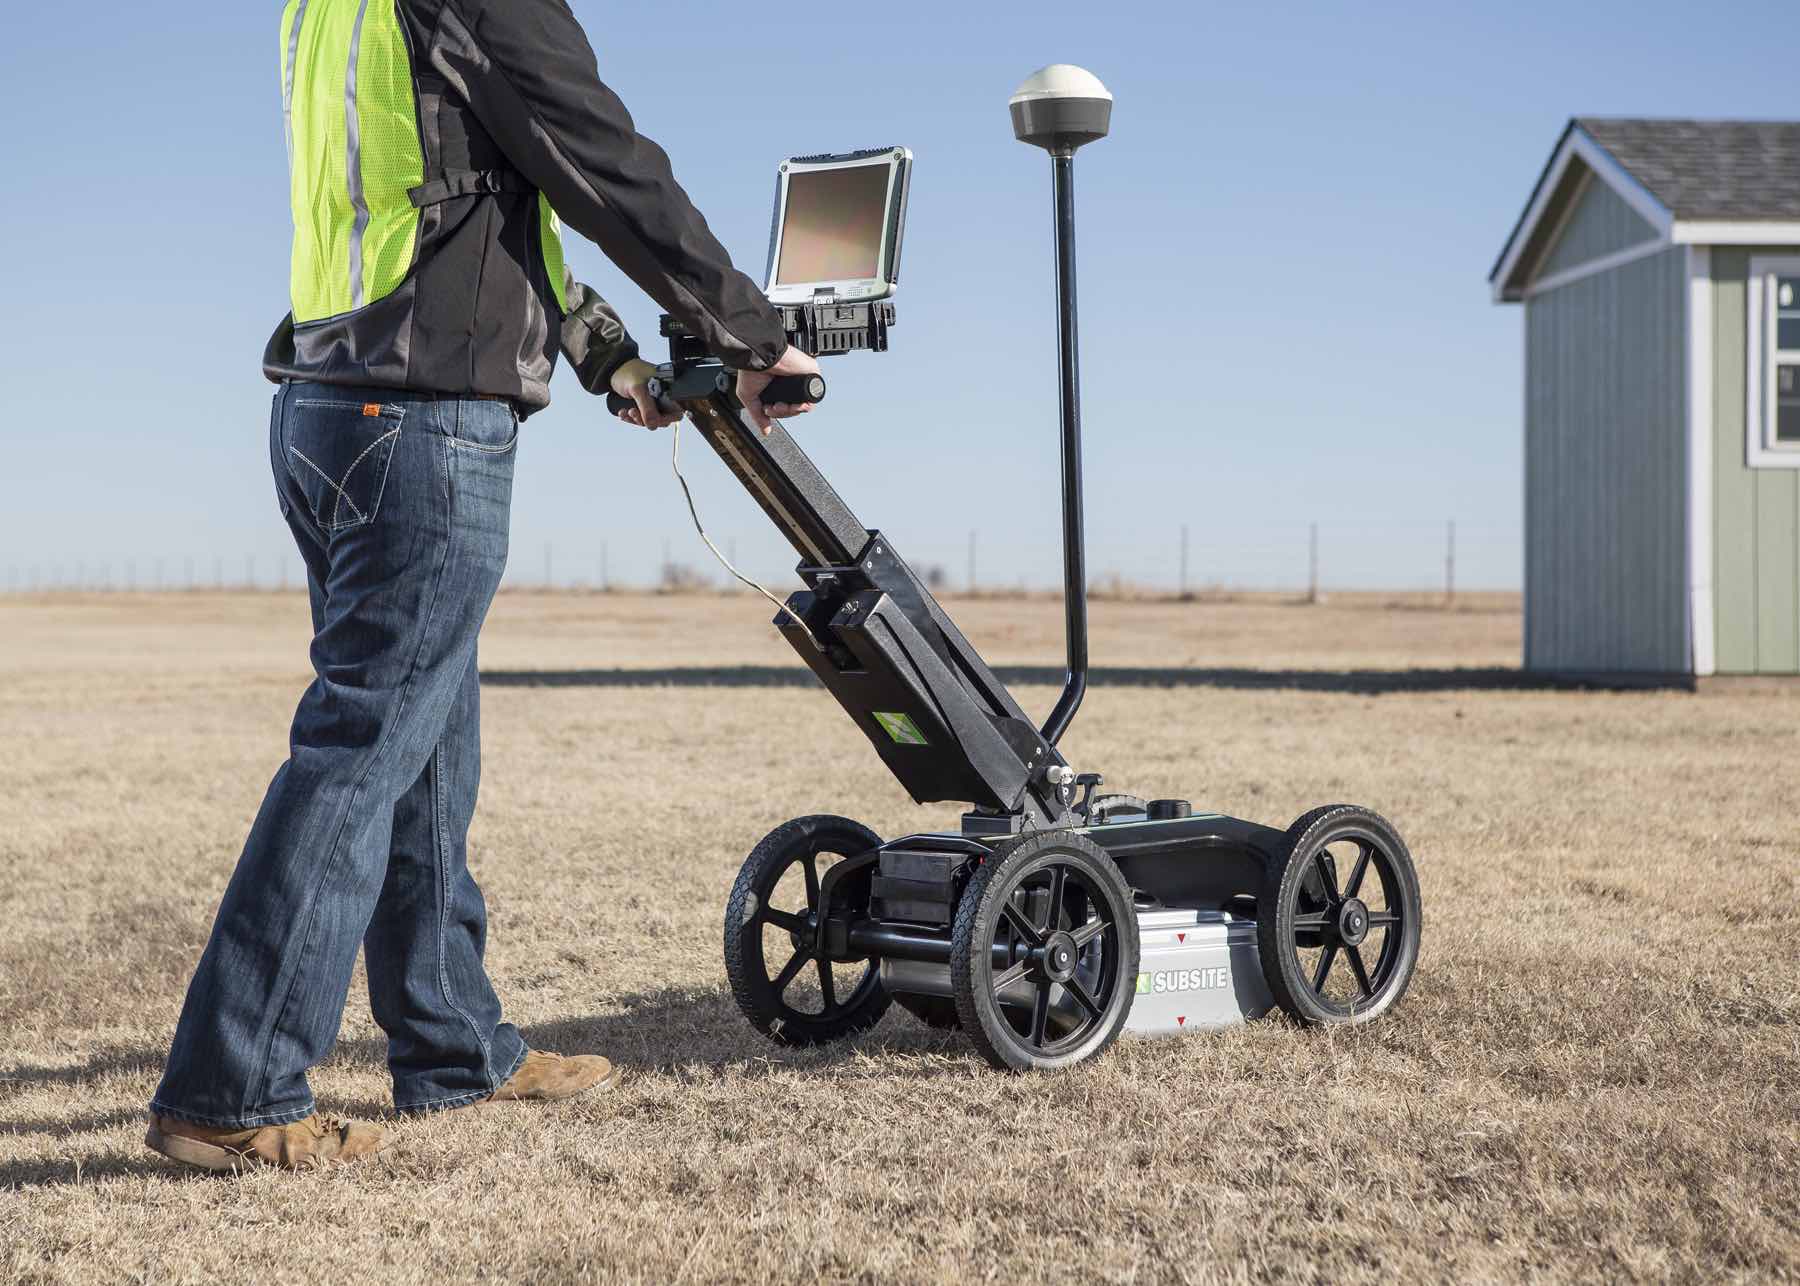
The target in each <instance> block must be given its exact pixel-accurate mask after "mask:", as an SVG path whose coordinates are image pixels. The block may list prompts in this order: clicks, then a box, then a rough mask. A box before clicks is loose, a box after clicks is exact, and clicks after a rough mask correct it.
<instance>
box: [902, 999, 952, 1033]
mask: <svg viewBox="0 0 1800 1286" xmlns="http://www.w3.org/2000/svg"><path fill="white" fill-rule="evenodd" d="M894 1003H895V1004H896V1005H899V1006H900V1008H902V1009H904V1010H905V1011H906V1012H907V1013H909V1014H911V1015H912V1016H913V1017H914V1018H917V1019H918V1020H919V1021H920V1022H922V1023H924V1024H925V1025H926V1026H927V1027H935V1028H937V1029H938V1030H939V1031H957V1030H960V1029H961V1027H962V1019H961V1018H959V1017H957V1014H956V1002H955V1001H954V1000H952V999H950V997H948V996H921V995H919V994H918V993H917V992H912V991H896V992H895V993H894Z"/></svg>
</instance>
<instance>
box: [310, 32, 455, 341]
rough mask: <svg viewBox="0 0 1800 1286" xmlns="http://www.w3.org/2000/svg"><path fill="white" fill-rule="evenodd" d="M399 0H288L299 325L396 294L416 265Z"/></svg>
mask: <svg viewBox="0 0 1800 1286" xmlns="http://www.w3.org/2000/svg"><path fill="white" fill-rule="evenodd" d="M395 4H396V0H288V3H287V7H286V9H285V10H284V11H283V13H282V17H281V81H282V103H283V107H284V111H285V115H286V118H287V138H288V156H289V167H290V178H289V193H290V198H291V202H292V205H293V215H294V252H293V268H292V281H291V287H290V288H291V293H292V301H293V309H294V320H295V322H297V323H302V324H304V323H306V322H313V321H320V320H323V319H325V318H328V317H336V316H339V315H341V314H343V313H347V312H351V311H353V310H355V309H358V308H362V307H365V306H366V305H368V304H372V303H375V302H376V301H377V300H380V299H384V298H386V297H387V296H388V295H390V294H392V293H393V292H394V291H395V290H396V289H397V288H398V287H399V286H400V283H401V282H402V281H404V280H405V279H406V274H407V273H408V272H409V271H411V269H412V263H413V253H414V250H415V248H416V246H417V244H418V235H419V212H418V210H417V209H416V208H414V206H413V203H412V200H411V198H410V197H409V196H408V195H407V194H408V192H410V191H411V190H412V189H413V188H415V187H417V186H418V185H419V184H421V183H423V182H424V181H425V155H424V151H423V149H422V148H421V147H420V145H419V128H418V113H417V108H416V103H415V100H414V96H413V77H412V59H411V56H410V54H409V53H408V50H407V45H406V34H405V32H404V31H403V30H402V28H401V25H400V17H399V14H398V13H397V12H396V9H395Z"/></svg>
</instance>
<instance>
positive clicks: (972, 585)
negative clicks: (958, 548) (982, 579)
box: [969, 528, 975, 594]
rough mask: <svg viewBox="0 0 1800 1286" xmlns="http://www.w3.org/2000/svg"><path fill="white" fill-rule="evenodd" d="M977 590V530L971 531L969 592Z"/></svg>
mask: <svg viewBox="0 0 1800 1286" xmlns="http://www.w3.org/2000/svg"><path fill="white" fill-rule="evenodd" d="M974 592H975V532H974V529H973V528H971V529H970V531H969V593H971V594H973V593H974Z"/></svg>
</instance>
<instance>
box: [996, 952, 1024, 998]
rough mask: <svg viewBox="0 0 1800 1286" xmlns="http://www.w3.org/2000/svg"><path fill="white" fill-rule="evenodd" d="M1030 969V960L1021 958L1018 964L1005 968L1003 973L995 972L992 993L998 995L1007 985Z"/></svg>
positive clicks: (1010, 984)
mask: <svg viewBox="0 0 1800 1286" xmlns="http://www.w3.org/2000/svg"><path fill="white" fill-rule="evenodd" d="M1030 969H1031V961H1029V960H1021V961H1019V963H1018V964H1016V965H1014V966H1013V967H1012V968H1010V969H1008V970H1006V971H1005V972H1004V973H997V974H995V975H994V994H995V995H996V996H998V995H999V994H1000V993H1001V992H1002V991H1005V990H1006V989H1007V988H1008V987H1010V986H1012V985H1013V984H1014V983H1015V982H1017V981H1018V980H1019V979H1021V978H1023V977H1024V976H1025V975H1026V973H1028V972H1029V971H1030Z"/></svg>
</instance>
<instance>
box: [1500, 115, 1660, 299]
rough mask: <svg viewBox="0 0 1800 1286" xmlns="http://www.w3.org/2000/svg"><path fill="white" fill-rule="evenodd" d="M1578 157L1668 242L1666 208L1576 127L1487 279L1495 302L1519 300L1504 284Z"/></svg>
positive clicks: (1562, 145)
mask: <svg viewBox="0 0 1800 1286" xmlns="http://www.w3.org/2000/svg"><path fill="white" fill-rule="evenodd" d="M1577 157H1579V158H1580V159H1581V160H1582V162H1583V163H1584V164H1586V165H1587V167H1588V169H1589V170H1591V171H1592V172H1593V173H1594V174H1596V175H1598V176H1599V177H1600V179H1601V181H1602V182H1604V183H1605V184H1606V185H1607V186H1608V187H1610V188H1612V189H1613V191H1615V192H1617V193H1618V194H1619V197H1620V199H1621V200H1623V201H1624V202H1625V204H1627V205H1629V206H1630V207H1631V208H1632V209H1633V210H1635V211H1636V212H1637V213H1638V214H1639V215H1640V216H1642V217H1643V219H1644V220H1645V222H1647V223H1649V225H1650V226H1651V227H1652V228H1654V229H1655V230H1656V235H1657V240H1658V241H1659V242H1665V243H1666V242H1667V241H1668V240H1669V239H1670V235H1669V234H1670V231H1671V229H1673V228H1674V226H1675V216H1674V214H1673V213H1672V212H1671V211H1670V210H1669V208H1668V207H1667V206H1665V205H1663V203H1662V202H1660V201H1658V200H1657V199H1656V198H1655V197H1654V196H1652V195H1651V194H1650V190H1649V189H1648V188H1646V187H1645V186H1644V185H1643V184H1642V183H1639V182H1638V181H1637V179H1636V178H1634V177H1633V176H1632V174H1631V172H1630V171H1629V170H1627V169H1625V167H1624V166H1622V165H1620V164H1619V163H1618V162H1617V161H1615V160H1613V158H1612V155H1611V154H1610V153H1609V152H1607V151H1606V149H1605V148H1603V147H1601V146H1600V145H1599V144H1598V143H1596V142H1594V140H1593V139H1592V138H1591V137H1589V135H1588V133H1587V131H1586V130H1584V129H1582V128H1581V127H1580V126H1579V125H1578V126H1575V127H1574V128H1572V129H1570V130H1569V132H1568V134H1567V136H1565V137H1564V139H1563V141H1562V144H1561V146H1560V147H1558V148H1557V150H1556V155H1555V156H1553V157H1552V158H1551V160H1550V168H1549V169H1548V170H1547V171H1545V173H1544V178H1543V181H1542V182H1540V183H1539V184H1538V188H1537V191H1536V192H1535V193H1534V194H1533V195H1532V198H1531V204H1530V205H1529V206H1528V207H1526V210H1525V215H1524V217H1523V218H1521V219H1520V220H1519V226H1518V228H1517V229H1515V231H1514V232H1513V238H1512V240H1511V241H1510V242H1508V243H1507V247H1506V253H1505V255H1504V256H1503V257H1502V258H1501V260H1500V264H1499V266H1498V267H1497V268H1495V269H1494V273H1493V275H1492V276H1491V277H1489V278H1488V283H1489V285H1490V286H1491V287H1492V291H1493V297H1494V302H1495V303H1507V302H1509V300H1510V299H1511V298H1519V297H1522V295H1520V294H1513V295H1509V293H1508V288H1507V282H1508V281H1510V280H1511V279H1512V275H1513V273H1514V272H1516V271H1517V270H1518V267H1519V259H1520V256H1522V255H1523V254H1524V253H1525V247H1526V246H1527V245H1529V244H1530V243H1531V239H1532V237H1533V236H1534V235H1536V233H1537V226H1538V224H1539V223H1540V222H1541V221H1542V220H1543V217H1544V212H1545V210H1546V209H1547V208H1548V207H1549V205H1550V199H1551V197H1552V196H1554V195H1555V194H1556V190H1557V189H1558V188H1559V187H1561V186H1562V181H1563V177H1564V176H1565V175H1566V174H1567V173H1568V170H1569V165H1570V163H1571V162H1573V161H1574V160H1575V159H1576V158H1577Z"/></svg>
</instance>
